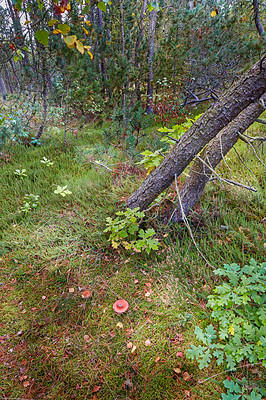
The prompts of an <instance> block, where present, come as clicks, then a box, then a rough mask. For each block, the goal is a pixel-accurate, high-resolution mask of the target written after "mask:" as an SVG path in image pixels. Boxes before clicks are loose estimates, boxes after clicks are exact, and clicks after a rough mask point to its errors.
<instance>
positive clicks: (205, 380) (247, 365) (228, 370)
mask: <svg viewBox="0 0 266 400" xmlns="http://www.w3.org/2000/svg"><path fill="white" fill-rule="evenodd" d="M258 364H261V362H259V363H255V364H246V365H244V367H249V366H252V367H253V365H258ZM240 368H243V366H241V367H236V368H232V369H227V370H226V371H223V372H219V374H215V375H212V376H210V377H209V378H206V379H204V380H203V381H198V383H204V382H207V381H209V380H210V379H212V378H214V377H215V376H219V375H222V374H225V373H226V372H230V371H235V370H236V369H240Z"/></svg>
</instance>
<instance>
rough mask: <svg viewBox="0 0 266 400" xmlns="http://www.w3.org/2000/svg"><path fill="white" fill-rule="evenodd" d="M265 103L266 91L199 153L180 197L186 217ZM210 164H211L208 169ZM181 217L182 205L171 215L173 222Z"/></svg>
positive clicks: (178, 220) (262, 109)
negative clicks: (219, 165) (217, 168)
mask: <svg viewBox="0 0 266 400" xmlns="http://www.w3.org/2000/svg"><path fill="white" fill-rule="evenodd" d="M263 103H264V104H265V103H266V93H264V95H263V96H261V98H260V100H259V101H257V102H256V103H253V104H250V105H249V106H248V107H247V108H246V109H245V110H244V111H242V112H241V113H240V114H239V115H238V116H237V117H236V118H235V119H234V120H233V121H232V122H230V124H228V125H227V126H226V127H225V128H223V129H222V130H221V132H220V133H219V134H218V135H217V136H216V137H215V138H214V139H212V141H211V142H210V143H208V145H207V146H206V147H205V149H204V150H203V151H202V152H201V154H200V159H201V160H203V161H204V162H202V161H201V160H200V159H196V160H195V161H194V163H193V165H192V167H191V168H190V171H189V177H188V178H187V179H186V182H185V184H184V185H183V186H182V188H181V190H180V199H181V204H182V208H183V212H184V214H185V215H186V216H187V215H188V214H189V213H190V212H191V211H192V209H193V208H194V206H195V205H196V203H197V202H198V201H199V199H200V197H201V195H202V193H203V191H204V189H205V186H206V184H207V183H208V181H209V179H210V177H211V175H212V171H213V170H214V169H215V168H216V167H217V165H218V164H219V163H220V162H221V161H222V159H223V157H224V156H225V155H226V154H227V153H228V151H229V150H230V149H231V148H232V147H233V146H234V145H235V144H236V142H237V140H238V139H239V134H242V133H244V132H245V131H246V130H247V129H248V128H249V126H250V125H252V124H253V123H254V122H255V121H256V119H257V118H258V117H259V116H260V114H261V113H262V112H263V111H264V110H265V108H264V107H263V105H262V104H263ZM208 165H209V166H210V167H211V169H210V168H208ZM181 220H182V212H181V209H180V204H179V202H178V204H177V210H176V213H175V215H174V216H173V218H172V221H173V222H180V221H181Z"/></svg>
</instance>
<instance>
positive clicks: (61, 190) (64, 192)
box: [54, 185, 72, 197]
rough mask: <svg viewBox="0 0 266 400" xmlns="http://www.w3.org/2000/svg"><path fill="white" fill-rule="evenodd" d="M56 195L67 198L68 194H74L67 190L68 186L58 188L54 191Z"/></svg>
mask: <svg viewBox="0 0 266 400" xmlns="http://www.w3.org/2000/svg"><path fill="white" fill-rule="evenodd" d="M54 193H55V194H60V195H61V196H62V197H65V196H66V195H67V194H72V192H70V190H68V189H67V185H66V186H57V188H56V189H55V190H54Z"/></svg>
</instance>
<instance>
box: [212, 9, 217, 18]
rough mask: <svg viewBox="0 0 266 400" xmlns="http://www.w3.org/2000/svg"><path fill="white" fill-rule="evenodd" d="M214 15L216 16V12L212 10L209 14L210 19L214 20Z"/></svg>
mask: <svg viewBox="0 0 266 400" xmlns="http://www.w3.org/2000/svg"><path fill="white" fill-rule="evenodd" d="M216 15H217V13H216V11H215V10H213V11H212V12H211V17H212V18H214V17H215V16H216Z"/></svg>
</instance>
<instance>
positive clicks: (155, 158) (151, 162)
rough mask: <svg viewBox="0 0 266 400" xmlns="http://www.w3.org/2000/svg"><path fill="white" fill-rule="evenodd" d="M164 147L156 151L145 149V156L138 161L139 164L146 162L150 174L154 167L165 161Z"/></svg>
mask: <svg viewBox="0 0 266 400" xmlns="http://www.w3.org/2000/svg"><path fill="white" fill-rule="evenodd" d="M162 152H163V149H159V150H156V151H154V152H152V151H150V150H145V151H143V152H142V153H140V154H142V155H143V156H144V158H143V159H142V160H141V161H140V162H138V163H137V164H140V165H141V164H144V167H145V168H146V169H147V170H148V174H150V173H151V172H152V171H153V170H154V168H157V167H158V166H159V165H160V164H161V162H162V161H163V159H164V157H163V155H162V154H163V153H162Z"/></svg>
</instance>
